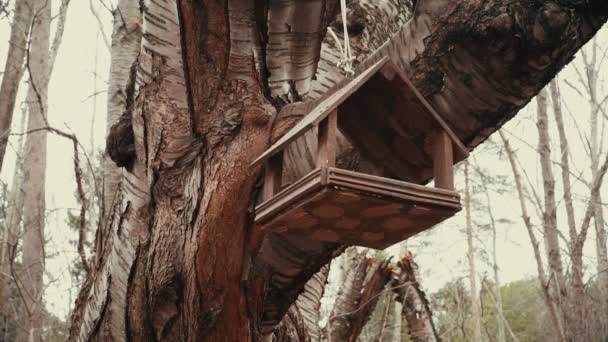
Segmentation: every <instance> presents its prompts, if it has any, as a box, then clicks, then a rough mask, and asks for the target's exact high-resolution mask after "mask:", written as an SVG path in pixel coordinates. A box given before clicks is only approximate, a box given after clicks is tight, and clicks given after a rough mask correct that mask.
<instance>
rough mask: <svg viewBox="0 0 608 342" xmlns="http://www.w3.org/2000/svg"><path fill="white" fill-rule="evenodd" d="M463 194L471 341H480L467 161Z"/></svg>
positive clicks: (479, 311)
mask: <svg viewBox="0 0 608 342" xmlns="http://www.w3.org/2000/svg"><path fill="white" fill-rule="evenodd" d="M464 179H465V190H464V191H465V195H464V207H465V213H466V229H467V248H468V252H467V259H468V261H469V286H470V290H471V320H472V324H473V341H474V342H481V308H480V305H479V297H478V295H477V294H478V292H477V272H476V271H475V247H474V246H473V220H472V219H471V205H472V200H471V188H470V184H469V182H470V178H469V162H468V161H465V163H464Z"/></svg>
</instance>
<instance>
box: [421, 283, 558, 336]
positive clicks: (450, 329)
mask: <svg viewBox="0 0 608 342" xmlns="http://www.w3.org/2000/svg"><path fill="white" fill-rule="evenodd" d="M486 284H487V285H488V286H487V287H488V288H484V290H483V291H482V293H481V303H482V330H483V331H482V332H483V333H484V334H485V335H486V337H485V339H487V340H494V339H495V338H496V335H497V331H498V319H499V317H498V313H497V311H496V306H495V303H494V299H493V296H492V294H491V293H490V292H489V291H491V288H493V287H491V286H492V284H488V283H486ZM500 292H501V295H502V304H503V311H504V315H505V318H506V320H507V321H508V323H509V324H510V326H511V328H512V330H513V333H514V334H515V335H516V336H517V338H518V339H519V340H520V341H526V342H528V341H539V342H540V341H546V340H547V336H551V335H552V334H551V331H550V329H549V322H548V321H547V319H548V317H547V314H546V310H545V306H544V302H543V299H542V295H541V292H540V289H539V288H538V281H537V280H536V279H528V280H520V281H516V282H512V283H509V284H507V285H504V286H502V287H501V289H500ZM431 307H432V309H433V314H434V317H435V320H436V322H437V329H438V332H439V334H440V336H441V337H442V338H443V339H444V340H446V341H454V342H461V341H462V342H464V341H468V340H469V339H470V337H471V335H472V331H471V321H470V319H471V318H470V310H469V308H470V293H469V290H468V289H467V288H466V286H465V285H464V279H458V280H455V281H452V282H449V283H447V284H446V285H445V286H444V287H443V288H441V289H440V290H439V291H437V292H436V293H435V294H433V295H432V296H431ZM506 335H507V341H511V340H512V339H511V338H510V336H509V334H508V333H506Z"/></svg>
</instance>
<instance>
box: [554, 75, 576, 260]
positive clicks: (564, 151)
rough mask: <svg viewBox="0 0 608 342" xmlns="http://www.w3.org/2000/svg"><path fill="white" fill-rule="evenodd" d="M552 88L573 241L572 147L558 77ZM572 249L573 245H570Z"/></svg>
mask: <svg viewBox="0 0 608 342" xmlns="http://www.w3.org/2000/svg"><path fill="white" fill-rule="evenodd" d="M549 89H550V90H551V102H552V103H553V113H554V115H555V123H556V125H557V131H558V132H559V147H560V155H561V158H560V162H561V170H562V186H563V188H564V204H565V205H566V216H567V218H568V232H569V235H570V240H571V241H576V237H577V232H576V219H575V215H574V204H573V201H572V185H571V182H570V158H569V153H570V149H569V147H568V138H567V136H566V130H565V127H564V119H563V115H562V106H561V95H560V92H559V85H558V82H557V78H556V79H553V80H552V81H551V83H550V85H549ZM568 247H569V248H570V250H572V246H568Z"/></svg>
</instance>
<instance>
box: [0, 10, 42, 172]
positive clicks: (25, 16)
mask: <svg viewBox="0 0 608 342" xmlns="http://www.w3.org/2000/svg"><path fill="white" fill-rule="evenodd" d="M34 3H35V1H34V0H16V1H15V12H14V13H15V16H14V18H13V25H12V26H11V36H10V40H9V43H8V44H9V48H8V55H7V57H6V64H5V66H4V70H3V71H4V74H3V75H2V83H1V84H0V171H2V162H3V161H4V154H5V153H6V145H7V143H8V137H9V134H10V130H11V123H12V122H13V110H14V109H15V101H16V100H17V91H18V90H19V82H20V81H21V76H22V75H23V61H24V59H25V52H26V44H25V43H26V40H27V38H28V36H29V32H30V27H31V25H32V17H33V10H32V6H33V5H34Z"/></svg>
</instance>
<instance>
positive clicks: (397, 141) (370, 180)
mask: <svg viewBox="0 0 608 342" xmlns="http://www.w3.org/2000/svg"><path fill="white" fill-rule="evenodd" d="M338 113H339V114H340V115H339V116H338ZM279 115H285V116H288V115H304V118H303V119H302V120H301V121H300V122H299V123H298V124H297V125H296V126H294V127H293V128H292V129H291V130H290V131H289V132H287V134H285V135H284V136H283V137H281V138H280V139H279V140H278V141H277V142H276V143H275V144H274V145H273V146H272V147H270V149H268V150H267V151H266V152H264V153H263V154H262V155H261V156H260V157H258V159H257V160H256V161H254V163H253V165H257V164H259V163H262V162H264V163H266V174H265V176H264V191H263V201H262V203H260V204H259V205H258V206H256V208H255V223H256V224H257V225H258V226H260V227H261V229H262V230H263V231H265V232H270V233H275V234H283V233H285V234H291V235H292V236H293V235H301V236H306V237H308V238H311V239H314V240H320V241H331V242H338V243H344V244H351V245H359V246H365V247H371V248H378V249H383V248H386V247H388V246H390V245H392V244H395V243H398V242H400V241H403V240H405V239H407V238H408V237H410V236H412V235H415V234H416V233H418V232H421V231H423V230H426V229H430V228H432V227H433V226H434V225H436V224H438V223H440V222H442V221H444V220H446V219H447V218H449V217H451V216H453V215H454V214H455V213H456V212H458V211H459V210H460V209H461V205H460V196H459V195H458V193H456V192H454V191H453V190H454V175H453V165H454V163H456V162H459V161H461V160H463V159H465V158H466V157H467V156H468V151H467V150H466V147H465V146H464V145H463V144H462V143H461V142H460V140H458V138H457V137H456V135H455V134H454V133H453V132H452V131H451V130H450V128H449V126H448V125H447V124H446V123H445V122H444V121H443V120H442V118H441V117H440V116H439V114H437V113H436V112H435V111H434V110H433V108H432V107H431V106H430V104H429V103H428V102H426V100H425V99H424V98H423V97H422V96H421V95H420V93H419V92H418V91H417V90H416V88H415V87H414V86H413V84H412V83H411V82H410V81H409V80H408V79H407V77H406V76H405V75H404V74H403V73H401V72H400V71H399V69H397V68H396V67H395V66H394V65H393V64H392V63H391V62H390V61H389V60H388V59H387V58H384V59H381V60H380V61H378V62H376V63H375V64H373V65H372V66H370V67H368V68H367V69H366V70H365V71H363V72H361V73H360V74H358V75H357V77H355V78H354V79H348V80H345V81H343V82H342V83H341V84H339V85H338V86H337V87H336V88H335V89H334V91H330V92H328V94H327V95H325V96H324V97H322V98H320V99H318V100H316V101H312V102H307V103H300V104H293V105H288V106H285V107H284V108H283V109H282V110H281V113H280V114H279ZM315 127H317V139H318V148H317V155H316V163H315V169H314V170H312V171H310V172H309V173H308V174H307V175H305V176H304V177H302V178H301V179H299V180H297V181H295V182H294V183H293V184H291V185H289V186H286V187H284V188H281V173H282V167H283V151H284V149H285V148H286V147H287V146H288V145H289V144H290V143H292V142H293V141H295V140H296V139H297V138H299V137H302V136H303V135H304V134H305V133H306V132H308V131H310V130H313V129H314V128H315ZM338 128H339V129H340V131H341V133H342V134H343V135H344V136H345V137H346V138H347V139H348V140H349V141H350V143H351V144H352V145H353V148H355V149H356V150H357V151H358V152H359V153H360V155H361V156H362V158H365V159H366V160H367V161H369V162H370V163H371V164H372V166H373V169H375V170H379V172H377V173H379V174H381V175H382V177H379V176H378V175H370V174H365V173H360V172H354V171H351V170H344V169H340V168H337V167H336V150H337V142H336V135H337V131H338ZM433 179H434V181H435V187H434V188H433V187H427V186H424V184H425V183H427V182H428V181H430V180H433Z"/></svg>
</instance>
